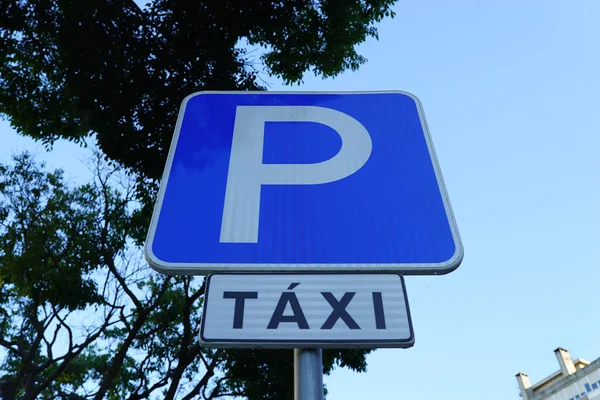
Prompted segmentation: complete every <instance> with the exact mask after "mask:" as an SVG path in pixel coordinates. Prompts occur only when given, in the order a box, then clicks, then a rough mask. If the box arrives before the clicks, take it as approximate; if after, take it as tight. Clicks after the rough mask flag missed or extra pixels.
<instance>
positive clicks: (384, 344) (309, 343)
mask: <svg viewBox="0 0 600 400" xmlns="http://www.w3.org/2000/svg"><path fill="white" fill-rule="evenodd" d="M215 275H394V276H398V277H399V278H400V286H401V288H402V294H403V296H404V304H405V305H406V317H407V319H408V329H409V332H410V337H409V338H407V339H405V340H396V339H391V340H387V339H386V340H331V341H326V342H325V341H323V340H295V341H294V340H262V339H261V340H258V339H250V340H245V341H244V340H240V339H231V340H212V339H211V340H206V338H205V337H204V323H205V318H204V315H205V313H206V309H207V307H208V296H207V294H208V291H209V290H210V279H211V277H213V276H215ZM205 285H206V286H205V291H204V293H205V296H204V303H203V304H202V320H201V321H200V334H199V339H200V343H202V345H203V346H204V347H209V348H224V349H225V348H226V349H296V348H319V349H375V348H377V349H379V348H403V349H406V348H410V347H413V346H414V344H415V333H414V330H413V324H412V316H411V313H410V305H409V304H408V294H407V293H406V284H405V282H404V277H403V276H402V275H401V274H396V273H392V272H382V273H377V272H375V273H373V272H369V273H367V272H347V273H341V274H340V273H335V272H273V273H269V272H258V273H253V272H217V273H214V274H210V275H208V276H207V277H206V282H205Z"/></svg>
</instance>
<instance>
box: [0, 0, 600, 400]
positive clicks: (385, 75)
mask: <svg viewBox="0 0 600 400" xmlns="http://www.w3.org/2000/svg"><path fill="white" fill-rule="evenodd" d="M395 8H396V12H397V16H396V18H395V19H393V20H387V21H385V22H384V23H382V24H381V25H380V26H379V31H380V40H379V41H375V40H369V41H368V42H367V43H365V44H364V45H362V46H360V52H361V54H363V55H364V56H366V57H367V58H368V59H369V62H368V64H366V65H364V66H363V67H362V68H361V70H360V71H358V72H356V73H346V74H343V75H341V76H340V77H338V78H336V79H333V80H322V79H315V78H311V77H309V78H307V79H306V81H305V83H304V84H302V85H301V86H298V87H296V86H295V87H293V88H292V90H385V89H395V90H405V91H409V92H412V93H414V94H416V95H417V96H418V97H419V98H420V99H421V101H422V102H423V105H424V107H425V113H426V116H427V120H428V123H429V128H430V130H431V135H432V137H433V141H434V144H435V147H436V151H437V155H438V158H439V161H440V164H441V168H442V172H443V175H444V179H445V181H446V185H447V188H448V191H449V194H450V199H451V201H452V205H453V208H454V213H455V215H456V218H457V221H458V226H459V230H460V233H461V236H462V240H463V243H464V246H465V259H464V262H463V264H462V266H461V267H460V268H459V269H458V270H457V271H455V272H453V273H451V274H449V275H446V276H434V277H408V278H407V280H406V281H407V289H408V295H409V300H410V304H411V310H412V316H413V323H414V329H415V338H416V344H415V346H414V347H413V348H412V349H408V350H378V351H377V352H375V353H374V354H373V355H371V356H369V358H368V361H369V369H368V372H367V373H365V374H355V373H352V372H349V371H343V370H339V371H336V372H334V373H333V374H332V375H331V376H330V377H327V378H326V379H325V382H326V384H327V386H328V388H329V391H330V395H329V396H328V399H330V400H341V399H348V398H354V399H366V398H372V399H398V398H402V399H404V398H406V399H417V398H419V399H442V398H443V399H449V400H453V399H456V400H458V399H460V400H468V399H473V400H480V399H482V398H485V399H488V400H500V399H502V400H505V399H511V398H512V399H518V398H519V397H518V390H517V385H516V380H515V378H514V375H515V374H516V373H517V372H520V371H522V372H526V373H528V374H529V375H530V377H531V378H532V380H533V381H536V382H537V381H539V380H541V379H542V378H544V377H546V376H547V375H549V374H550V373H552V372H554V371H555V370H557V369H558V365H557V363H556V360H555V357H554V354H553V353H552V351H553V350H554V349H555V348H556V347H558V346H562V347H565V348H567V349H568V350H569V351H570V352H571V354H572V355H573V357H575V358H577V357H582V358H585V359H588V360H590V361H591V360H593V359H596V358H598V357H600V336H599V335H598V329H599V328H600V323H599V322H598V317H597V311H598V295H597V293H598V288H599V287H600V271H599V269H598V266H599V264H598V260H599V259H600V245H599V244H598V241H599V239H600V233H599V232H598V230H599V229H600V211H599V210H598V206H599V205H600V158H599V157H598V155H597V154H598V152H599V150H600V138H599V135H600V121H599V118H598V116H599V115H600V113H598V111H597V106H598V104H599V103H598V98H597V93H599V92H600V57H599V56H598V38H599V37H600V23H598V21H600V3H598V2H596V1H593V0H588V1H583V0H576V1H552V0H544V1H542V0H529V1H527V2H520V1H516V0H496V1H491V0H456V1H452V2H442V1H439V0H428V1H419V2H415V1H412V2H411V1H408V0H402V1H399V2H398V3H397V5H396V7H395ZM271 82H272V86H271V89H272V90H282V89H286V90H289V89H290V88H286V87H283V86H282V85H280V84H279V83H277V81H276V80H275V79H271ZM184 95H185V94H182V97H183V96H184ZM0 143H1V147H0V160H2V161H6V160H7V159H8V157H9V155H10V153H12V152H16V151H20V150H23V149H30V150H33V151H35V152H36V153H37V154H38V156H39V158H44V159H47V160H48V162H49V164H50V165H52V166H62V167H64V168H65V169H67V171H68V173H69V174H70V175H71V176H72V177H74V179H84V178H85V176H86V175H85V174H86V173H85V171H84V170H83V169H81V168H80V161H79V160H80V159H82V158H84V157H85V154H84V152H82V151H81V150H79V149H78V148H77V147H76V146H74V145H70V144H64V143H61V144H59V145H57V146H55V150H54V152H52V153H49V154H45V153H44V150H43V147H42V146H41V145H38V144H34V143H33V142H31V141H30V140H29V139H24V138H20V137H18V136H17V135H16V134H15V133H14V132H12V131H11V130H10V128H9V127H8V124H6V123H2V124H1V125H0Z"/></svg>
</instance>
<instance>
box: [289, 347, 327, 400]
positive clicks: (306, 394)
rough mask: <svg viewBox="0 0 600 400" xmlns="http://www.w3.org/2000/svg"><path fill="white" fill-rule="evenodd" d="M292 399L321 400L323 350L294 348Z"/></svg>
mask: <svg viewBox="0 0 600 400" xmlns="http://www.w3.org/2000/svg"><path fill="white" fill-rule="evenodd" d="M294 399H295V400H323V350H321V349H294Z"/></svg>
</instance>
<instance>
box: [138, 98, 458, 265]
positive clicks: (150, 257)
mask: <svg viewBox="0 0 600 400" xmlns="http://www.w3.org/2000/svg"><path fill="white" fill-rule="evenodd" d="M205 94H208V95H214V94H223V95H232V94H236V95H245V94H249V95H262V94H266V95H273V94H275V95H303V94H312V95H327V94H335V95H357V94H402V95H405V96H408V97H410V98H411V99H413V100H414V102H415V104H416V105H417V110H418V113H419V119H420V120H421V126H422V128H423V133H424V136H425V141H426V143H427V148H428V149H429V156H430V158H431V162H432V164H433V168H434V171H435V176H436V179H437V183H438V187H439V189H440V194H441V196H442V201H443V203H444V208H445V211H446V215H447V216H448V223H449V225H450V230H451V233H452V238H453V240H454V246H455V252H454V254H453V256H452V257H451V258H450V259H449V260H447V261H444V262H441V263H400V264H395V263H386V264H365V263H363V264H341V263H340V264H338V263H320V264H282V263H269V264H266V263H260V264H259V263H173V262H167V261H162V260H160V259H159V258H158V257H157V256H156V255H155V254H154V252H153V251H152V244H153V242H154V236H155V233H156V227H157V224H158V218H159V215H160V211H161V209H162V203H163V200H164V195H165V192H166V189H167V183H168V181H169V175H170V173H171V168H172V165H173V158H174V157H175V150H176V148H177V142H178V140H179V133H180V131H181V125H182V122H183V116H184V115H185V110H186V107H187V103H188V102H189V101H190V100H191V99H192V98H194V97H196V96H201V95H205ZM144 256H145V258H146V261H147V262H148V264H149V265H150V267H152V268H153V269H154V270H156V271H158V272H161V273H164V274H167V275H207V274H210V273H212V272H296V273H300V272H321V271H327V272H364V273H377V272H389V273H397V274H402V275H444V274H447V273H450V272H452V271H454V270H455V269H456V268H458V266H459V265H460V263H461V262H462V260H463V257H464V249H463V245H462V241H461V239H460V235H459V233H458V227H457V225H456V219H455V218H454V213H453V212H452V207H451V205H450V199H449V197H448V192H447V190H446V185H445V183H444V179H443V176H442V172H441V169H440V166H439V163H438V159H437V156H436V153H435V149H434V147H433V141H432V140H431V136H430V133H429V127H428V125H427V121H426V120H425V113H424V111H423V105H422V104H421V101H420V100H419V99H418V98H417V97H416V96H415V95H413V94H412V93H409V92H404V91H400V90H388V91H345V92H337V91H324V92H317V91H303V92H302V91H298V92H292V91H275V92H268V91H200V92H195V93H192V94H190V95H189V96H187V97H186V98H185V99H184V100H183V102H182V103H181V107H180V109H179V116H178V117H177V124H176V125H175V132H174V134H173V139H172V140H171V147H170V148H169V154H168V156H167V162H166V165H165V169H164V172H163V176H162V179H161V181H160V187H159V190H158V197H157V200H156V203H155V204H154V210H153V212H152V219H151V221H150V227H149V229H148V235H147V237H146V243H145V246H144Z"/></svg>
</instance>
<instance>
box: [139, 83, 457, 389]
mask: <svg viewBox="0 0 600 400" xmlns="http://www.w3.org/2000/svg"><path fill="white" fill-rule="evenodd" d="M144 251H145V256H146V259H147V261H148V263H149V264H150V266H151V267H152V268H154V269H156V270H157V271H160V272H163V273H166V274H187V275H209V274H211V275H209V277H208V278H207V289H206V294H205V301H204V309H203V316H202V328H201V332H200V339H201V341H202V342H203V343H204V344H205V345H206V346H212V347H228V348H231V347H246V348H260V347H269V348H294V349H295V350H294V363H295V373H296V383H295V393H296V394H295V396H296V399H298V400H306V399H322V396H323V384H322V359H321V349H322V348H327V347H338V348H348V347H349V348H357V347H365V348H366V347H369V348H373V347H410V346H412V345H413V344H414V335H413V330H412V324H411V320H410V312H409V308H408V300H407V297H406V290H405V284H404V280H403V278H402V276H401V275H439V274H445V273H449V272H451V271H453V270H454V269H456V268H457V267H458V266H459V265H460V263H461V261H462V258H463V247H462V243H461V241H460V237H459V234H458V229H457V226H456V222H455V220H454V216H453V213H452V209H451V206H450V202H449V199H448V194H447V193H446V188H445V185H444V181H443V178H442V174H441V171H440V168H439V165H438V162H437V159H436V156H435V151H434V149H433V143H432V141H431V137H430V135H429V130H428V128H427V123H426V122H425V116H424V113H423V108H422V106H421V103H420V101H419V100H418V99H417V98H416V97H415V96H413V95H411V94H409V93H405V92H399V91H388V92H341V93H340V92H335V93H330V92H319V93H314V92H313V93H311V92H200V93H195V94H192V95H190V96H188V97H187V98H186V99H185V100H184V101H183V103H182V106H181V109H180V113H179V117H178V120H177V125H176V128H175V133H174V136H173V140H172V143H171V148H170V151H169V155H168V158H167V163H166V167H165V171H164V174H163V179H162V181H161V185H160V189H159V193H158V198H157V201H156V204H155V208H154V213H153V215H152V220H151V223H150V227H149V230H148V237H147V240H146V245H145V249H144Z"/></svg>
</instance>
